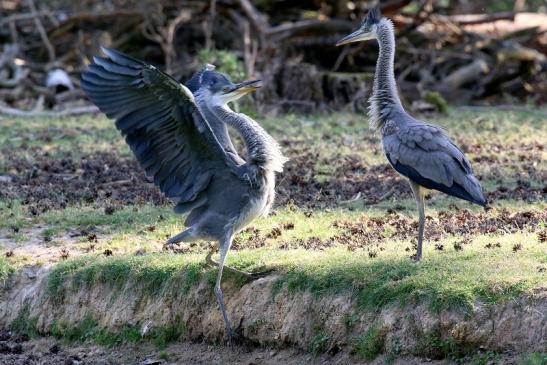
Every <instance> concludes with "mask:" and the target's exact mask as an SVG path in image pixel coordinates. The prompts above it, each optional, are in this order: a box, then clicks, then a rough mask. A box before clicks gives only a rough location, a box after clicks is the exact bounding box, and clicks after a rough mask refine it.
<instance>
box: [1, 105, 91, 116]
mask: <svg viewBox="0 0 547 365" xmlns="http://www.w3.org/2000/svg"><path fill="white" fill-rule="evenodd" d="M99 112H100V110H99V108H97V107H96V106H95V105H86V106H79V107H74V108H69V109H64V110H59V111H27V110H21V109H17V108H12V107H9V106H6V105H2V104H0V114H2V115H6V116H10V117H24V118H60V117H66V116H70V115H82V114H94V113H99Z"/></svg>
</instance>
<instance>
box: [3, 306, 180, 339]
mask: <svg viewBox="0 0 547 365" xmlns="http://www.w3.org/2000/svg"><path fill="white" fill-rule="evenodd" d="M37 323H38V318H34V317H31V316H30V315H29V309H28V306H25V307H23V309H22V310H21V311H20V312H19V314H18V316H17V318H16V319H15V320H14V321H13V323H12V324H11V330H12V331H13V332H14V333H16V334H19V335H27V336H29V338H36V337H38V336H40V335H50V336H54V337H56V338H58V339H62V340H64V341H65V342H67V343H73V342H89V341H91V342H94V343H97V344H99V345H102V346H107V347H114V346H118V345H120V344H124V343H138V342H141V341H143V340H147V341H150V342H152V343H153V344H155V345H156V347H157V348H158V349H164V348H166V347H167V345H169V344H170V343H172V342H175V341H177V340H179V339H180V338H181V336H183V335H184V333H185V328H184V325H183V324H181V321H180V318H177V319H176V320H175V322H174V323H173V324H169V325H166V326H158V327H155V328H153V329H152V330H151V331H149V332H148V333H146V334H141V331H140V327H141V326H140V325H139V324H136V325H123V326H122V327H121V328H119V329H118V330H109V329H106V328H104V327H101V326H100V324H99V323H98V322H97V320H95V318H93V316H92V315H87V316H86V317H85V318H84V319H83V320H82V321H81V322H79V323H77V324H70V325H69V324H66V323H60V322H54V323H53V324H52V325H51V326H50V327H49V328H47V329H46V330H45V331H43V330H42V331H40V330H39V329H38V327H37Z"/></svg>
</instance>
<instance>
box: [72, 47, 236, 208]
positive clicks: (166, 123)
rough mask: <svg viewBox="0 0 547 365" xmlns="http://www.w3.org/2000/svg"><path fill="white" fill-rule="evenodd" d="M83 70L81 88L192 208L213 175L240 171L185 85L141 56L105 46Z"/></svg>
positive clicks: (167, 188)
mask: <svg viewBox="0 0 547 365" xmlns="http://www.w3.org/2000/svg"><path fill="white" fill-rule="evenodd" d="M103 52H104V53H105V54H106V55H107V56H108V58H99V57H96V58H94V63H92V64H91V65H90V66H89V68H88V69H87V70H86V71H85V72H84V73H83V74H82V83H81V84H82V88H83V90H84V91H85V93H86V94H87V95H88V96H89V98H90V99H91V100H92V101H93V102H94V103H95V104H96V105H97V106H98V107H99V108H100V109H101V110H102V111H103V112H104V113H105V114H106V115H107V116H108V117H109V118H115V119H116V127H117V128H118V129H119V130H120V131H121V133H122V134H123V135H124V136H125V139H126V141H127V143H128V144H129V146H130V147H131V150H132V151H133V153H134V154H135V156H136V157H137V159H138V161H139V162H140V164H141V166H142V167H143V168H144V169H145V171H146V173H147V174H148V175H149V176H152V177H153V178H154V183H155V184H156V185H157V186H159V188H160V189H161V191H162V192H163V193H164V194H165V195H166V196H167V197H169V198H172V199H174V200H175V201H176V202H177V203H178V204H179V205H181V207H185V208H186V209H179V210H188V209H191V208H193V207H194V206H195V205H196V204H199V205H201V204H203V203H204V201H203V200H204V198H203V197H202V196H201V197H200V193H201V192H203V191H204V190H205V189H206V188H207V186H208V185H209V183H210V181H211V179H212V178H213V176H214V174H215V173H216V174H218V173H221V174H228V173H235V170H234V166H233V159H232V158H231V157H230V156H228V155H227V154H226V152H225V151H224V150H223V148H222V147H221V145H220V143H219V141H218V139H217V138H216V136H215V134H214V132H213V130H212V129H211V127H210V125H209V124H208V122H207V120H206V119H205V118H204V117H203V115H202V114H201V112H200V110H199V109H198V107H197V106H196V104H195V102H194V97H193V95H192V93H191V92H190V91H189V90H188V89H187V88H186V87H185V86H183V85H181V84H180V83H178V82H177V81H176V80H174V79H172V78H171V77H170V76H168V75H167V74H165V73H163V72H161V71H160V70H158V69H156V68H155V67H153V66H150V65H148V64H146V63H144V62H141V61H139V60H137V59H134V58H132V57H129V56H127V55H124V54H123V53H120V52H117V51H114V50H111V49H103Z"/></svg>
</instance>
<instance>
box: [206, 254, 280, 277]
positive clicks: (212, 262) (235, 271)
mask: <svg viewBox="0 0 547 365" xmlns="http://www.w3.org/2000/svg"><path fill="white" fill-rule="evenodd" d="M213 253H214V249H212V250H211V251H209V252H208V253H207V256H206V257H205V261H207V264H209V265H211V266H216V267H219V265H220V264H219V263H218V262H217V261H215V260H213V258H212V257H211V256H212V255H213ZM224 270H226V271H229V272H231V273H233V274H236V275H241V276H244V277H245V278H247V279H248V280H251V279H258V278H261V277H264V276H266V275H268V274H270V273H272V271H273V270H264V271H260V272H248V271H243V270H239V269H236V268H234V267H230V266H228V265H224Z"/></svg>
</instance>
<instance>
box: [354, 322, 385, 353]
mask: <svg viewBox="0 0 547 365" xmlns="http://www.w3.org/2000/svg"><path fill="white" fill-rule="evenodd" d="M384 341H385V334H384V333H382V329H381V328H380V327H379V326H378V325H375V324H374V325H372V326H370V327H369V328H368V330H367V331H366V332H365V333H363V334H362V335H361V336H359V337H357V338H356V340H355V344H354V349H355V352H356V353H357V355H359V356H361V357H362V358H364V359H365V360H374V359H375V358H376V357H377V356H378V355H380V354H381V353H383V352H384Z"/></svg>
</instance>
